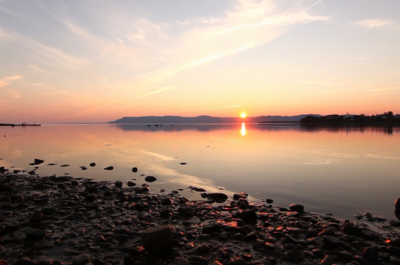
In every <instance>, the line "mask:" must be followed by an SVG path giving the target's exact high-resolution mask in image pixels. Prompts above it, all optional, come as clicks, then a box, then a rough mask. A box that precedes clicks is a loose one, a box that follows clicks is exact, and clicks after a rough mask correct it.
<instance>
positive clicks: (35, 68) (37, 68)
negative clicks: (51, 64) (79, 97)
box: [29, 65, 54, 75]
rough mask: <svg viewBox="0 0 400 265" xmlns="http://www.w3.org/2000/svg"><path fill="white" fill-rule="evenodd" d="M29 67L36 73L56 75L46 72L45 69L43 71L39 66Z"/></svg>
mask: <svg viewBox="0 0 400 265" xmlns="http://www.w3.org/2000/svg"><path fill="white" fill-rule="evenodd" d="M29 67H30V68H31V69H32V70H35V71H36V72H40V73H44V74H51V75H54V73H51V72H49V71H46V70H43V69H41V68H40V67H39V66H37V65H30V66H29Z"/></svg>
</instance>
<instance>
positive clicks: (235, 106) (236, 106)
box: [211, 105, 242, 110]
mask: <svg viewBox="0 0 400 265" xmlns="http://www.w3.org/2000/svg"><path fill="white" fill-rule="evenodd" d="M240 107H242V105H232V106H225V107H216V108H211V109H212V110H216V109H227V108H240Z"/></svg>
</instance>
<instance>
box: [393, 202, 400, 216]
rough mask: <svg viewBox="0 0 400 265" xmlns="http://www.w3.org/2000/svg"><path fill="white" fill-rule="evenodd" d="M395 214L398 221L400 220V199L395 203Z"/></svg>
mask: <svg viewBox="0 0 400 265" xmlns="http://www.w3.org/2000/svg"><path fill="white" fill-rule="evenodd" d="M394 214H395V215H396V217H397V219H400V198H398V199H397V200H396V201H395V202H394Z"/></svg>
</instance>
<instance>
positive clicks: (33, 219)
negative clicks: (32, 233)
mask: <svg viewBox="0 0 400 265" xmlns="http://www.w3.org/2000/svg"><path fill="white" fill-rule="evenodd" d="M42 219H43V213H42V212H35V213H34V214H32V215H31V218H30V221H31V223H40V221H42Z"/></svg>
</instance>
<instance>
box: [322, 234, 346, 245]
mask: <svg viewBox="0 0 400 265" xmlns="http://www.w3.org/2000/svg"><path fill="white" fill-rule="evenodd" d="M323 239H324V243H325V245H327V246H329V247H332V248H336V247H339V246H340V245H342V241H340V239H339V238H337V237H334V236H324V237H323Z"/></svg>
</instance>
